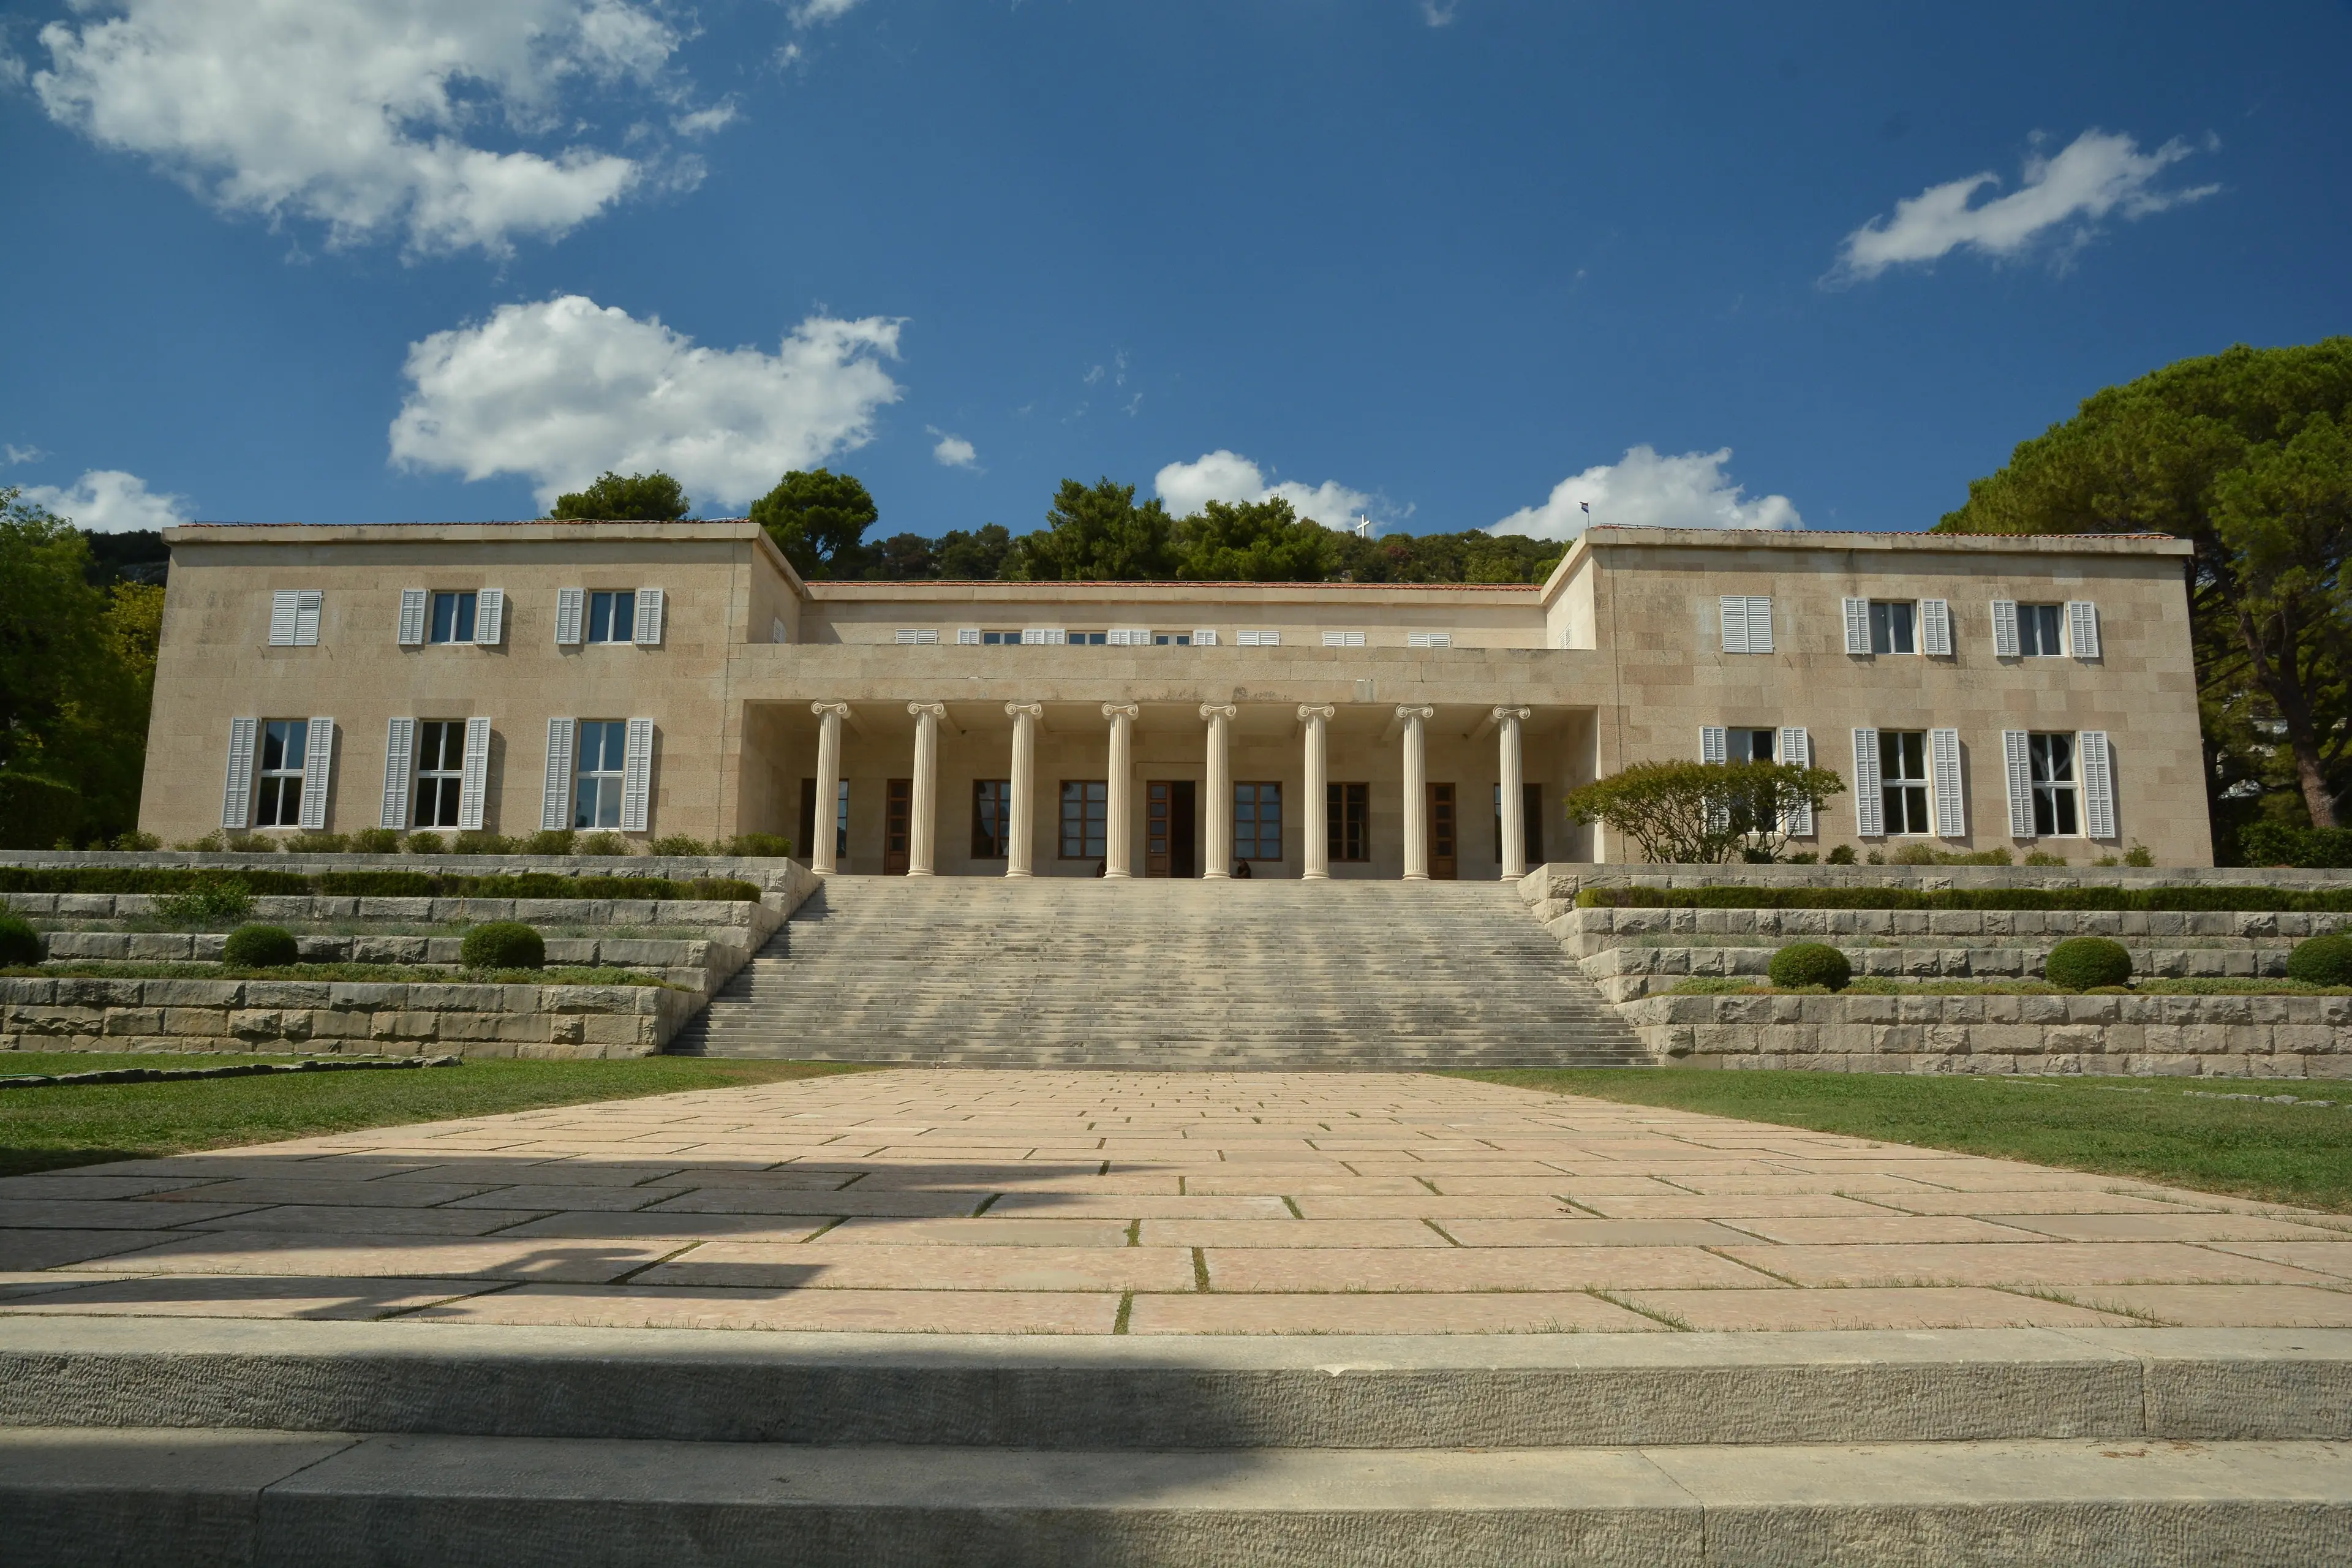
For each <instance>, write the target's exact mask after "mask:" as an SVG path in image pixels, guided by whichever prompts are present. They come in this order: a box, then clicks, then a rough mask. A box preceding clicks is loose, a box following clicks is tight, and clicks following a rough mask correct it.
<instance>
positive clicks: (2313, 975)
mask: <svg viewBox="0 0 2352 1568" xmlns="http://www.w3.org/2000/svg"><path fill="white" fill-rule="evenodd" d="M12 962H13V961H12ZM2286 976H2287V978H2288V979H2289V980H2300V981H2302V982H2303V983H2304V984H2306V985H2352V936H2315V937H2313V938H2311V939H2310V940H2309V941H2307V942H2296V943H2295V944H2294V952H2290V953H2288V954H2287V955H2286Z"/></svg>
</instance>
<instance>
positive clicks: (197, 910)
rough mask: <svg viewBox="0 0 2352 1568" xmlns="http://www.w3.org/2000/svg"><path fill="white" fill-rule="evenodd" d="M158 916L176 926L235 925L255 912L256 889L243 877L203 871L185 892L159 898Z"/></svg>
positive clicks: (209, 927)
mask: <svg viewBox="0 0 2352 1568" xmlns="http://www.w3.org/2000/svg"><path fill="white" fill-rule="evenodd" d="M155 913H156V914H157V915H158V916H160V917H161V918H163V919H164V920H167V921H171V922H172V923H173V925H177V926H192V927H202V928H205V929H211V928H214V927H217V926H225V925H234V924H236V922H237V921H242V920H244V919H245V918H246V917H247V915H249V914H251V913H253V889H252V887H251V885H250V884H248V883H247V881H246V879H244V878H243V877H221V876H211V875H206V874H204V873H201V872H200V873H198V874H197V877H196V878H195V879H194V880H192V881H191V882H190V883H189V885H188V886H187V888H186V889H185V890H184V891H181V892H176V893H160V894H158V895H156V898H155Z"/></svg>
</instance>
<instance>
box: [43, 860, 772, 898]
mask: <svg viewBox="0 0 2352 1568" xmlns="http://www.w3.org/2000/svg"><path fill="white" fill-rule="evenodd" d="M224 877H234V878H236V879H237V880H239V881H241V882H243V883H244V884H245V885H246V887H247V888H248V889H251V890H252V891H253V892H255V893H257V894H260V895H264V896H268V895H278V896H281V897H300V896H302V895H304V894H325V895H340V896H341V897H344V898H373V899H432V898H442V899H655V900H681V899H691V900H711V901H715V902H719V903H747V904H748V903H757V902H759V900H760V889H759V888H758V887H757V886H756V885H755V884H753V883H751V882H744V881H738V880H736V879H732V878H722V877H706V878H698V879H694V880H691V881H679V880H677V879H673V878H668V877H612V876H604V877H567V876H562V875H561V874H559V873H556V872H552V871H529V872H524V873H521V874H520V875H512V876H487V877H462V876H443V875H441V874H439V873H436V872H425V871H327V872H322V873H320V874H319V875H316V876H312V875H310V874H307V873H304V872H300V871H267V870H257V869H254V868H249V867H244V866H238V867H236V868H228V869H224V868H218V867H184V866H72V867H58V868H49V867H28V866H0V893H184V892H189V891H192V890H194V889H196V888H199V887H205V886H211V885H213V884H215V883H218V882H219V881H221V880H222V879H223V878H224Z"/></svg>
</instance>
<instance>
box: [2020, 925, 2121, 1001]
mask: <svg viewBox="0 0 2352 1568" xmlns="http://www.w3.org/2000/svg"><path fill="white" fill-rule="evenodd" d="M2131 969H2132V965H2131V950H2130V949H2129V948H2126V946H2124V944H2123V943H2122V942H2109V941H2108V940H2107V939H2106V938H2105V937H2103V936H2075V937H2069V938H2067V939H2066V940H2065V941H2064V942H2060V943H2059V944H2058V945H2057V946H2056V947H2053V948H2052V949H2051V950H2050V956H2049V958H2048V959H2046V960H2045V961H2044V962H2043V963H2042V974H2043V976H2044V977H2045V978H2047V979H2048V980H2049V982H2050V984H2053V985H2063V986H2064V987H2065V988H2066V989H2067V990H2069V991H2088V990H2090V989H2091V988H2092V987H2093V986H2095V985H2121V984H2123V983H2124V982H2125V981H2126V980H2129V979H2130V978H2131Z"/></svg>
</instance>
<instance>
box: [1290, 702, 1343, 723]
mask: <svg viewBox="0 0 2352 1568" xmlns="http://www.w3.org/2000/svg"><path fill="white" fill-rule="evenodd" d="M1298 716H1299V718H1301V719H1322V720H1327V721H1328V720H1331V719H1336V718H1338V717H1339V709H1338V708H1336V707H1334V706H1333V705H1332V704H1330V703H1328V702H1327V703H1325V704H1324V705H1323V706H1321V707H1320V708H1318V707H1317V706H1316V705H1315V704H1314V703H1312V702H1302V703H1300V704H1299V705H1298Z"/></svg>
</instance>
